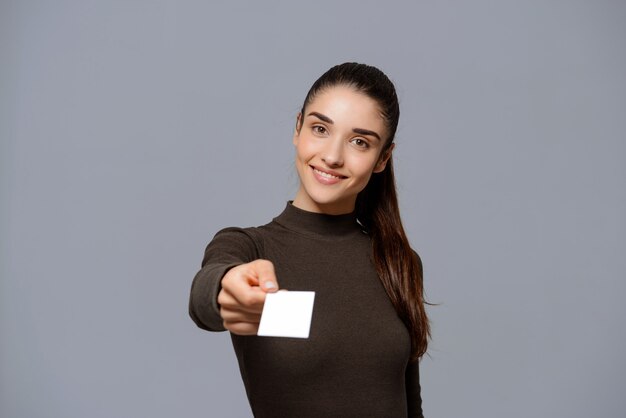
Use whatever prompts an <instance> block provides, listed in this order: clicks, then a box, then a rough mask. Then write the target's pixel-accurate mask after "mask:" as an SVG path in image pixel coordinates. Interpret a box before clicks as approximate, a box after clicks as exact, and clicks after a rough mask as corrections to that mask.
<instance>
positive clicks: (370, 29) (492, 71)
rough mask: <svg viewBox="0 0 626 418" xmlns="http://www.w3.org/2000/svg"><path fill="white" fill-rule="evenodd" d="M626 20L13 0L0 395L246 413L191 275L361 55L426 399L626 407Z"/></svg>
mask: <svg viewBox="0 0 626 418" xmlns="http://www.w3.org/2000/svg"><path fill="white" fill-rule="evenodd" d="M625 21H626V3H625V2H623V1H596V0H594V1H591V0H589V1H556V0H554V1H551V0H531V1H487V0H478V1H472V2H461V1H458V2H454V1H435V0H433V1H419V2H409V1H406V2H384V3H383V2H380V1H356V0H355V1H343V2H339V1H338V2H331V1H318V2H293V1H270V2H256V1H247V2H208V1H166V0H162V1H147V0H135V1H79V0H76V1H54V2H47V1H18V0H15V1H9V0H4V1H2V3H1V5H0V63H1V64H0V135H1V143H0V146H1V148H0V193H1V195H0V197H1V212H0V239H1V259H0V274H1V281H0V416H2V417H3V418H5V417H6V418H33V417H59V418H82V417H90V418H99V417H103V418H117V417H120V418H121V417H124V418H125V417H128V418H131V417H133V418H135V417H153V418H157V417H176V416H204V417H249V416H250V411H249V407H248V403H247V399H246V397H245V391H244V388H243V384H242V382H241V378H240V376H239V371H238V368H237V364H236V360H235V355H234V353H233V350H232V347H231V344H230V338H229V336H228V334H227V333H208V332H204V331H201V330H200V329H198V328H196V327H195V325H194V324H193V322H192V321H191V320H190V319H189V317H188V313H187V303H188V294H189V288H190V285H191V281H192V278H193V276H194V274H195V273H196V271H197V270H198V269H199V267H200V262H201V259H202V255H203V252H204V248H205V246H206V244H207V243H208V242H209V241H210V240H211V238H212V237H213V235H214V234H215V232H217V231H218V230H219V229H221V228H223V227H226V226H253V225H260V224H264V223H267V222H269V221H270V220H271V219H272V218H273V217H274V216H276V215H277V214H278V213H280V211H282V209H283V208H284V205H285V202H286V201H287V200H288V199H291V198H293V197H294V195H295V192H296V188H297V184H298V178H297V174H296V172H295V168H294V166H293V157H294V149H293V146H292V143H291V137H292V132H293V128H294V125H295V117H296V113H297V111H298V109H299V107H300V106H301V104H302V100H303V99H304V96H305V94H306V91H307V90H308V88H309V87H310V85H311V84H312V82H313V81H314V80H315V79H316V78H317V77H318V76H319V75H321V74H322V73H323V72H324V71H325V70H326V69H328V68H329V67H330V66H332V65H334V64H337V63H341V62H345V61H359V62H365V63H369V64H373V65H376V66H378V67H380V68H381V69H382V70H383V71H385V72H386V73H387V74H388V75H389V76H390V77H391V78H392V80H394V82H395V83H396V85H397V89H398V93H399V97H400V100H401V110H402V115H401V118H400V127H399V131H398V135H397V147H396V150H395V163H396V167H397V177H398V188H399V196H400V205H401V211H402V215H403V218H404V222H405V226H406V228H407V231H408V234H409V237H410V241H411V244H412V246H413V247H414V248H415V249H416V250H417V251H418V252H419V253H420V255H421V256H422V259H423V261H424V268H425V287H426V291H427V296H428V299H429V300H430V301H431V302H434V303H438V304H439V305H438V306H436V307H431V308H429V313H430V316H431V319H432V326H433V340H432V344H431V346H430V351H429V355H428V356H426V357H424V358H423V360H422V362H421V370H422V387H423V389H422V396H423V399H424V411H425V414H426V416H428V417H430V418H433V417H434V418H436V417H440V418H449V417H476V418H478V417H490V418H491V417H493V418H501V417H507V418H516V417H564V418H565V417H567V418H576V417H580V418H582V417H585V418H586V417H611V418H613V417H614V418H621V417H624V416H626V396H624V393H625V390H626V359H625V356H624V353H626V325H625V318H626V303H624V297H625V296H626V280H625V279H626V274H625V272H626V134H625V133H626V76H625V74H626V48H625V47H624V40H626V25H625V24H624V22H625ZM354 372H355V373H358V372H359V371H358V370H355V371H354ZM372 402H376V399H372Z"/></svg>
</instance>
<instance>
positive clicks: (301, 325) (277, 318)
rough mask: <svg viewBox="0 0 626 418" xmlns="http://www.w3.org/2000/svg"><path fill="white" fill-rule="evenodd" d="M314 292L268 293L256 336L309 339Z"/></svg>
mask: <svg viewBox="0 0 626 418" xmlns="http://www.w3.org/2000/svg"><path fill="white" fill-rule="evenodd" d="M314 299H315V292H300V291H286V292H285V291H279V292H276V293H268V294H267V295H266V297H265V305H264V306H263V312H262V313H261V322H260V323H259V331H258V332H257V335H260V336H262V337H294V338H309V330H310V328H311V318H312V316H313V301H314Z"/></svg>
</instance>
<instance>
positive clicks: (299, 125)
mask: <svg viewBox="0 0 626 418" xmlns="http://www.w3.org/2000/svg"><path fill="white" fill-rule="evenodd" d="M301 129H302V113H300V112H298V116H297V117H296V128H295V129H294V130H293V144H294V145H298V138H299V136H300V130H301Z"/></svg>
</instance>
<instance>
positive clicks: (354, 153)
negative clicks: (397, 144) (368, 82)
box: [293, 86, 393, 215]
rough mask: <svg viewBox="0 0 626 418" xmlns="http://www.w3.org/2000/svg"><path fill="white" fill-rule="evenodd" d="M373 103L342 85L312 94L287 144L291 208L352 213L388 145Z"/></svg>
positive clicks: (383, 159)
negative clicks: (295, 180)
mask: <svg viewBox="0 0 626 418" xmlns="http://www.w3.org/2000/svg"><path fill="white" fill-rule="evenodd" d="M386 139H387V133H386V128H385V123H384V120H383V118H382V116H381V114H380V110H379V108H378V104H377V103H376V101H374V100H373V99H370V98H369V97H368V96H366V95H365V94H363V93H359V92H357V91H355V90H354V89H353V88H351V87H347V86H335V87H331V88H328V89H326V90H323V91H321V92H320V93H318V94H317V95H316V96H315V98H314V99H313V101H312V102H311V103H309V104H308V105H307V106H306V108H305V114H303V115H298V121H297V126H296V131H295V132H294V136H293V143H294V145H295V146H296V168H297V170H298V175H299V176H300V189H299V190H298V193H297V194H296V197H295V198H294V201H293V204H294V206H296V207H299V208H301V209H304V210H308V211H310V212H319V213H326V214H330V215H339V214H344V213H350V212H352V211H353V210H354V205H355V202H356V197H357V195H358V194H359V192H360V191H361V190H363V189H364V188H365V186H366V185H367V183H368V181H369V179H370V177H371V175H372V173H378V172H381V171H383V170H384V169H385V165H386V163H387V160H388V159H389V157H390V155H391V150H392V149H393V145H392V146H391V147H390V148H389V150H388V151H387V152H385V153H384V155H383V156H382V157H381V153H382V150H383V147H384V144H385V140H386Z"/></svg>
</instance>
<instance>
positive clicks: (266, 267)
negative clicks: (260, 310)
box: [255, 260, 278, 293]
mask: <svg viewBox="0 0 626 418" xmlns="http://www.w3.org/2000/svg"><path fill="white" fill-rule="evenodd" d="M255 264H256V266H255V267H256V273H257V278H258V280H259V286H260V287H261V289H263V290H264V291H265V292H267V293H274V292H276V291H278V280H277V279H276V272H275V271H274V264H272V262H271V261H269V260H256V262H255Z"/></svg>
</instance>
